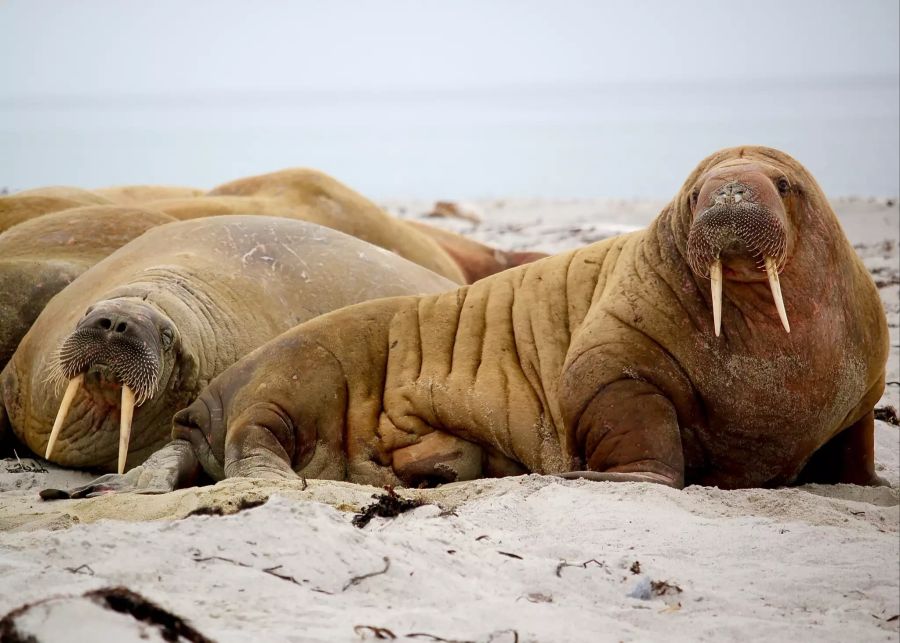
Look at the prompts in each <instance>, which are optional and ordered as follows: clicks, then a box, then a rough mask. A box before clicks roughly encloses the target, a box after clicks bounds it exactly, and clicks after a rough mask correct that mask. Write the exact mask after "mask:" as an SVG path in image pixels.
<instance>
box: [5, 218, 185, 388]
mask: <svg viewBox="0 0 900 643" xmlns="http://www.w3.org/2000/svg"><path fill="white" fill-rule="evenodd" d="M173 221H175V219H173V218H172V217H170V216H167V215H165V214H162V213H160V212H151V211H149V210H142V209H140V208H135V207H123V206H117V205H93V206H85V207H82V208H73V209H71V210H63V211H62V212H57V213H54V214H48V215H45V216H41V217H38V218H36V219H31V220H29V221H25V222H24V223H20V224H18V225H15V226H13V227H12V228H10V229H9V230H7V231H5V232H3V233H2V234H0V370H2V369H3V367H4V366H5V365H6V362H8V361H9V358H10V357H12V354H13V352H15V350H16V346H18V345H19V341H20V340H21V339H22V337H24V336H25V333H27V332H28V329H29V328H31V325H32V324H33V323H34V320H35V319H37V317H38V315H39V314H40V313H41V311H42V310H43V309H44V306H46V304H47V302H48V301H50V298H51V297H53V296H54V295H55V294H56V293H58V292H59V291H60V290H62V289H63V288H65V287H66V286H67V285H68V284H69V283H70V282H71V281H72V280H73V279H75V278H76V277H77V276H78V275H80V274H81V273H83V272H84V271H85V270H87V269H88V268H90V267H91V266H93V265H94V264H96V263H97V262H98V261H100V260H101V259H103V258H105V257H107V256H108V255H109V254H110V253H112V252H113V251H114V250H116V249H118V248H121V247H122V246H124V245H125V244H126V243H128V242H129V241H131V240H132V239H134V238H135V237H137V236H139V235H141V234H143V233H144V232H145V231H147V230H149V229H150V228H153V227H155V226H158V225H164V224H166V223H171V222H173Z"/></svg>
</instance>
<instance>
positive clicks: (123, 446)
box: [119, 384, 134, 474]
mask: <svg viewBox="0 0 900 643" xmlns="http://www.w3.org/2000/svg"><path fill="white" fill-rule="evenodd" d="M133 416H134V391H132V390H131V389H130V388H129V387H128V385H127V384H123V385H122V410H121V415H120V417H119V473H120V474H122V473H125V460H126V458H128V441H129V440H130V439H131V418H132V417H133Z"/></svg>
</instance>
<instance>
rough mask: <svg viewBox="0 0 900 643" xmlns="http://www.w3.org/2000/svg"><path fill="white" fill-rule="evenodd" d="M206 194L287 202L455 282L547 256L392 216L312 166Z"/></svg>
mask: <svg viewBox="0 0 900 643" xmlns="http://www.w3.org/2000/svg"><path fill="white" fill-rule="evenodd" d="M209 196H215V197H223V196H230V197H237V196H240V197H254V198H257V199H259V198H264V199H275V200H276V201H281V202H287V203H290V204H292V205H293V206H294V207H295V208H299V212H296V211H295V212H296V213H295V214H293V215H292V216H299V217H300V218H303V219H306V220H308V221H312V222H313V223H319V224H321V225H324V226H328V227H331V228H335V229H337V230H340V231H341V232H346V233H347V234H352V235H353V236H355V237H359V238H360V239H364V240H366V241H368V242H369V243H374V244H375V245H377V246H381V247H382V248H387V249H388V250H391V251H393V252H396V253H397V254H399V255H400V256H402V257H406V258H407V259H409V260H410V261H414V262H415V263H418V264H419V265H422V266H425V267H426V268H429V269H430V270H433V271H435V272H437V273H438V274H441V275H444V276H445V277H447V278H448V279H452V280H453V281H456V282H457V283H460V284H464V283H471V282H473V281H476V280H478V279H480V278H482V277H484V276H486V275H489V274H494V273H496V272H499V271H501V270H505V269H507V268H509V267H510V266H514V265H519V264H521V263H524V262H528V261H533V260H535V259H537V258H541V257H545V256H546V255H545V254H543V253H508V252H505V251H502V250H499V249H495V248H490V247H488V246H485V245H483V244H480V243H477V242H475V241H472V240H470V239H467V238H466V237H464V236H462V235H459V234H456V233H454V232H450V231H447V230H440V229H438V228H434V227H432V226H428V225H426V224H423V223H418V222H411V221H403V220H401V219H397V218H395V217H393V216H391V215H389V214H387V213H386V212H384V211H383V210H382V209H381V208H379V207H378V206H377V205H375V204H374V203H372V202H371V201H370V200H369V199H367V198H365V197H364V196H362V195H361V194H359V193H358V192H355V191H354V190H352V189H350V188H349V187H347V186H346V185H344V184H342V183H340V182H339V181H337V180H335V179H334V178H332V177H330V176H328V175H327V174H324V173H323V172H319V171H317V170H311V169H305V168H294V169H287V170H281V171H279V172H272V173H269V174H261V175H259V176H251V177H248V178H244V179H239V180H237V181H231V182H229V183H225V184H224V185H220V186H218V187H217V188H214V189H212V190H210V192H209ZM167 211H169V210H167ZM169 213H170V214H174V216H178V215H177V214H175V213H174V212H172V211H169ZM279 214H281V213H279ZM281 216H285V215H281Z"/></svg>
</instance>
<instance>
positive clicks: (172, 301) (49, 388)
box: [0, 216, 454, 471]
mask: <svg viewBox="0 0 900 643" xmlns="http://www.w3.org/2000/svg"><path fill="white" fill-rule="evenodd" d="M453 285H454V284H453V283H452V282H450V281H448V280H446V279H444V278H442V277H440V276H438V275H436V274H434V273H432V272H430V271H428V270H426V269H424V268H422V267H421V266H417V265H415V264H413V263H410V262H409V261H406V260H404V259H402V258H401V257H398V256H396V255H394V254H391V253H389V252H386V251H384V250H383V249H381V248H377V247H375V246H372V245H370V244H367V243H364V242H362V241H360V240H358V239H354V238H353V237H349V236H347V235H344V234H342V233H340V232H337V231H335V230H330V229H328V228H323V227H321V226H317V225H313V224H310V223H306V222H303V221H294V220H290V219H282V218H275V217H261V216H230V217H213V218H208V219H197V220H194V221H184V222H177V223H171V224H168V225H163V226H159V227H157V228H154V229H152V230H149V231H147V232H146V233H145V234H143V235H141V236H140V237H138V238H137V239H135V240H134V241H132V242H131V243H129V244H127V245H126V246H124V247H122V248H120V249H119V250H117V251H116V252H114V253H113V254H111V255H110V256H109V257H107V258H106V259H104V260H103V261H101V262H99V263H98V264H96V265H95V266H94V267H92V268H91V269H89V270H87V271H86V272H85V273H83V274H82V275H81V276H79V277H78V278H77V279H76V280H75V281H73V282H72V283H71V284H70V285H69V286H68V287H66V288H65V289H63V290H62V291H61V292H60V293H59V294H58V295H56V297H54V298H53V299H52V300H51V301H50V303H49V304H48V305H47V306H46V308H45V309H44V311H43V312H42V313H41V315H40V316H39V317H38V319H37V320H36V321H35V323H34V324H33V326H32V327H31V330H30V331H29V332H28V334H27V335H26V336H25V337H24V338H23V339H22V341H21V343H20V344H19V347H18V349H17V350H16V352H15V354H14V355H13V358H12V359H11V360H10V362H9V363H8V364H7V366H6V368H5V369H4V370H3V372H2V373H0V424H2V423H3V412H5V414H6V415H7V418H6V419H7V421H8V423H9V424H10V425H11V428H12V430H13V431H14V432H15V434H16V436H17V437H18V438H19V439H20V440H21V441H22V442H24V443H25V444H26V445H27V446H28V447H29V448H30V449H32V450H33V451H35V452H37V453H45V454H46V455H47V456H48V457H50V456H52V458H51V459H52V460H53V461H54V462H57V463H59V464H62V465H65V466H74V467H102V468H106V469H112V470H115V469H116V468H118V469H119V470H120V471H121V470H122V468H123V467H124V465H125V462H126V456H127V461H128V462H129V463H130V464H131V465H132V466H134V465H135V464H138V463H139V462H141V461H143V459H144V458H145V457H146V456H147V455H149V454H150V453H151V452H153V451H155V450H156V449H158V448H159V447H161V446H162V445H163V444H164V443H165V442H166V441H167V438H168V436H169V434H170V430H171V417H172V414H173V413H174V412H175V411H177V410H178V409H179V408H182V407H184V406H185V405H187V404H188V403H190V401H192V400H193V398H194V396H195V395H196V394H197V393H198V392H199V391H200V390H201V389H202V388H203V387H204V386H205V385H206V384H207V383H208V381H209V380H210V379H212V378H213V377H214V376H215V375H217V374H218V373H219V372H221V371H222V370H223V369H224V368H226V367H227V366H229V365H230V364H231V363H233V362H234V361H236V360H237V359H239V358H240V357H242V356H244V355H245V354H246V353H248V352H249V351H250V350H252V349H253V348H255V347H257V346H259V345H260V344H262V343H264V342H265V341H267V340H269V339H271V338H273V337H275V336H276V335H278V334H279V333H281V332H283V331H284V330H287V329H288V328H290V327H292V326H294V325H295V324H297V323H300V322H302V321H305V320H307V319H310V318H311V317H314V316H316V315H320V314H322V313H325V312H329V311H331V310H335V309H336V308H339V307H341V306H345V305H348V304H353V303H357V302H361V301H365V300H367V299H371V298H374V297H386V296H393V295H401V294H418V293H429V292H439V291H442V290H446V289H448V288H450V287H452V286H453ZM55 379H62V380H68V381H69V385H68V387H67V388H66V392H65V394H64V395H62V396H61V393H62V386H57V385H56V382H55V381H54V380H55ZM61 397H62V399H63V402H62V403H61V401H60V400H61ZM120 400H121V401H120ZM135 407H137V408H135ZM57 409H59V412H58V413H57ZM132 412H133V418H132V417H131V414H132ZM54 416H55V417H56V421H54ZM51 427H52V429H51ZM132 433H133V437H130V436H131V434H132ZM54 443H55V444H54Z"/></svg>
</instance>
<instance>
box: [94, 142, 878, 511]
mask: <svg viewBox="0 0 900 643" xmlns="http://www.w3.org/2000/svg"><path fill="white" fill-rule="evenodd" d="M887 349H888V347H887V326H886V321H885V315H884V312H883V310H882V305H881V302H880V300H879V297H878V294H877V292H876V289H875V286H874V284H873V282H872V280H871V278H870V277H869V275H868V273H867V272H866V270H865V268H864V267H863V265H862V262H861V261H860V260H859V259H858V258H857V257H856V255H855V254H854V252H853V249H852V248H851V246H850V244H849V243H848V241H847V239H846V237H845V236H844V233H843V232H842V230H841V227H840V225H839V223H838V221H837V218H836V217H835V215H834V213H833V212H832V210H831V207H830V206H829V204H828V202H827V200H826V199H825V197H824V195H823V194H822V191H821V189H820V188H819V186H818V185H817V184H816V182H815V180H814V179H813V177H812V176H811V175H810V174H809V173H808V172H807V171H806V170H805V169H804V168H803V167H802V166H801V165H800V164H799V163H797V162H796V161H795V160H794V159H792V158H791V157H789V156H787V155H785V154H783V153H781V152H779V151H776V150H773V149H768V148H761V147H742V148H733V149H727V150H723V151H721V152H718V153H716V154H714V155H712V156H710V157H709V158H707V159H706V160H704V161H702V162H701V163H700V165H699V166H698V167H697V169H696V170H694V172H693V173H692V174H691V175H690V177H688V179H687V181H686V182H685V184H684V186H683V188H682V189H681V191H680V192H679V194H678V195H677V196H676V197H675V199H674V200H673V201H672V202H671V203H670V204H669V205H668V206H667V207H666V208H665V209H664V210H663V211H662V212H661V213H660V215H659V216H658V217H657V219H656V220H655V221H654V222H653V223H652V224H651V225H650V226H649V227H648V228H647V229H646V230H643V231H639V232H635V233H631V234H627V235H623V236H619V237H615V238H612V239H608V240H605V241H601V242H598V243H595V244H593V245H590V246H587V247H585V248H582V249H580V250H576V251H573V252H568V253H565V254H561V255H557V256H554V257H550V258H548V259H544V260H542V261H539V262H537V263H534V264H530V265H527V266H522V267H519V268H514V269H512V270H509V271H507V272H504V273H501V274H498V275H494V276H492V277H489V278H486V279H483V280H481V281H479V282H478V283H476V284H474V285H472V286H469V287H463V288H459V289H457V290H454V291H451V292H447V293H444V294H440V295H428V296H421V297H400V298H392V299H384V300H379V301H375V302H368V303H365V304H360V305H357V306H352V307H350V308H347V309H344V310H340V311H337V312H334V313H330V314H328V315H325V316H323V317H320V318H317V319H314V320H312V321H310V322H307V323H305V324H302V325H300V326H298V327H296V328H293V329H291V330H290V331H288V332H286V333H284V334H282V335H281V336H280V337H278V338H276V339H275V340H273V341H271V342H269V343H267V344H265V345H264V346H262V347H260V348H259V349H257V350H256V351H254V352H253V353H251V354H250V355H248V356H247V357H246V358H244V359H242V360H240V361H239V362H237V363H236V364H234V365H233V366H231V367H230V368H229V369H227V370H226V371H225V372H223V373H222V374H221V375H219V376H218V377H216V378H215V379H214V380H213V381H212V383H211V384H210V385H209V386H208V387H207V388H206V389H205V390H204V391H203V392H202V393H201V395H200V396H199V397H198V398H197V400H196V401H195V402H194V403H193V404H191V405H190V406H188V407H187V408H186V409H184V410H182V411H180V412H179V413H177V414H176V415H175V425H174V429H173V436H174V437H175V438H176V439H175V441H174V442H173V443H172V444H171V445H169V447H167V448H168V449H169V453H170V454H172V453H175V452H176V448H175V446H174V445H177V444H179V443H180V444H181V445H182V448H181V450H180V451H177V453H178V454H179V457H181V458H183V459H182V460H181V461H180V462H181V465H180V467H181V470H182V471H184V470H190V469H191V467H196V463H197V462H199V463H200V465H202V467H203V468H204V469H205V470H206V471H207V472H208V473H209V474H210V475H211V476H213V477H214V478H220V477H222V476H223V475H225V476H249V477H287V478H290V477H295V476H297V475H298V474H300V475H304V476H307V477H313V478H335V479H344V480H350V481H356V482H363V483H369V484H374V485H381V484H394V485H398V484H404V485H418V484H423V483H426V484H430V483H434V482H440V481H450V480H465V479H471V478H476V477H479V476H499V475H507V474H516V473H523V472H528V471H531V472H538V473H552V474H561V475H563V476H566V477H588V478H591V479H596V480H623V481H627V480H633V481H649V482H658V483H663V484H667V485H672V486H674V487H681V486H683V485H685V484H706V485H718V486H721V487H728V488H734V487H751V486H776V485H784V484H790V483H795V482H807V481H816V482H828V483H836V482H848V483H857V484H875V483H877V482H878V478H877V477H876V475H875V473H874V463H873V457H874V454H873V412H872V409H873V406H874V404H875V402H876V401H877V400H878V399H879V396H880V395H881V393H882V389H883V388H884V368H885V359H886V356H887ZM187 445H190V446H191V448H190V449H189V448H188V447H187ZM176 460H177V458H174V457H170V458H169V461H168V462H163V461H162V459H160V460H158V461H154V462H152V463H151V462H148V463H147V464H146V465H145V466H144V467H143V468H142V469H141V470H140V471H136V472H135V473H134V474H133V475H131V477H130V478H128V479H120V480H119V482H118V484H112V485H109V484H107V485H106V486H104V485H102V484H101V485H95V486H91V485H88V486H87V487H84V488H82V489H81V490H80V491H81V493H82V494H84V493H90V492H98V491H103V490H105V489H109V488H118V489H125V488H138V489H144V490H151V491H152V490H162V489H161V486H160V485H159V484H158V482H159V480H161V479H163V478H164V476H162V475H161V474H160V473H159V472H158V471H157V472H153V471H152V470H151V469H152V467H151V466H150V465H151V464H152V465H154V466H158V467H160V468H164V467H166V466H168V467H172V466H173V464H172V463H173V462H175V461H176ZM175 478H176V476H174V475H169V476H168V478H167V479H168V480H173V479H175ZM107 482H109V481H107Z"/></svg>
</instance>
